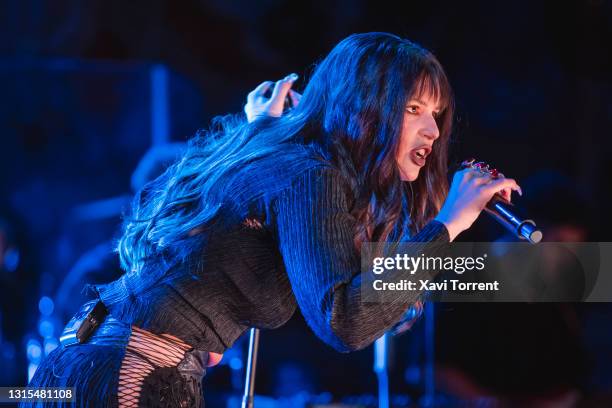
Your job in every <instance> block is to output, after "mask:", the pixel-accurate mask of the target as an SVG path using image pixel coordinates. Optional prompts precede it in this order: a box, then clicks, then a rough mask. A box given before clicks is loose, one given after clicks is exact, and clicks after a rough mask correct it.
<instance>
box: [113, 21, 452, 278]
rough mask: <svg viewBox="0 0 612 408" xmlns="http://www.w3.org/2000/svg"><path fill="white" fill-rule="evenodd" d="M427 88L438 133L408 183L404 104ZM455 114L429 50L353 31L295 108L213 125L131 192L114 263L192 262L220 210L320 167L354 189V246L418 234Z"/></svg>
mask: <svg viewBox="0 0 612 408" xmlns="http://www.w3.org/2000/svg"><path fill="white" fill-rule="evenodd" d="M423 93H427V94H429V95H431V96H433V97H434V98H435V99H436V100H438V102H439V105H440V106H441V111H440V114H439V115H438V117H437V119H436V120H437V122H438V127H439V129H440V137H439V138H438V139H437V140H436V142H435V143H434V146H433V151H432V153H431V154H430V155H429V157H428V159H427V164H426V165H425V167H424V168H423V169H421V174H420V176H419V177H418V179H417V180H416V181H414V182H412V183H410V185H409V184H408V183H407V182H402V181H401V180H400V176H399V170H398V166H397V161H396V156H397V149H398V145H399V141H400V135H401V129H402V124H403V119H404V112H405V109H406V104H407V102H408V100H409V98H410V97H418V96H420V95H421V94H423ZM452 116H453V101H452V94H451V88H450V85H449V83H448V80H447V77H446V75H445V73H444V70H443V69H442V67H441V65H440V64H439V62H438V61H437V59H436V58H435V57H434V56H433V55H432V54H431V53H430V52H429V51H427V50H425V49H423V48H421V47H420V46H418V45H416V44H414V43H413V42H410V41H408V40H405V39H402V38H399V37H397V36H395V35H391V34H387V33H365V34H354V35H351V36H349V37H348V38H346V39H344V40H343V41H341V42H340V43H339V44H338V45H336V47H334V49H333V50H332V51H331V52H330V54H329V55H328V56H327V57H326V58H325V59H324V60H323V61H322V62H321V63H320V64H318V66H317V67H316V69H315V71H314V73H313V75H312V78H311V79H310V81H309V82H308V85H307V87H306V88H305V91H304V95H303V97H302V99H301V101H300V104H299V106H298V107H296V108H295V109H293V110H291V111H290V112H289V113H287V114H285V115H283V116H282V117H280V118H262V119H258V120H256V121H255V122H254V123H251V124H248V123H246V122H245V121H244V119H242V120H241V119H238V118H237V117H236V116H234V117H225V118H221V119H218V120H217V121H216V125H217V126H215V127H213V129H212V130H209V131H206V132H199V133H198V135H197V136H196V137H195V138H193V139H192V140H191V141H190V143H189V147H188V150H187V152H186V153H185V155H184V156H183V158H182V159H181V160H180V161H178V162H177V163H175V164H174V165H173V166H171V167H170V168H169V169H168V170H167V171H166V172H165V173H164V174H163V175H162V176H160V177H159V178H158V179H156V180H154V181H153V182H151V183H150V184H148V185H147V186H145V187H144V188H143V189H142V190H141V192H140V193H139V194H137V195H136V197H135V198H134V201H133V206H132V214H131V216H130V217H128V218H127V219H126V223H125V232H124V234H123V236H122V238H121V239H120V241H119V245H118V251H119V254H120V257H121V261H122V265H123V267H124V268H125V269H126V271H128V273H129V272H132V273H140V272H142V270H143V268H144V267H145V266H146V265H148V264H151V263H155V262H163V263H164V264H165V265H166V266H168V265H172V264H174V263H176V262H177V261H179V260H180V259H184V258H185V257H188V256H189V255H191V254H192V253H193V252H194V251H195V250H196V249H197V248H198V247H199V246H200V245H202V243H203V242H204V240H205V239H206V233H205V232H206V229H207V227H208V226H210V224H211V223H214V222H216V219H217V218H219V217H217V216H218V215H219V214H220V213H221V212H222V211H223V209H224V208H230V209H231V210H232V211H229V212H227V213H226V214H229V213H232V214H237V216H239V217H240V216H244V215H245V214H246V212H247V208H248V203H250V202H252V201H253V200H255V199H257V198H258V197H261V196H262V195H264V194H270V193H273V191H274V190H280V189H282V188H285V187H287V186H288V185H289V181H290V180H291V178H292V177H293V176H295V175H297V174H299V173H300V172H301V171H304V170H305V169H307V168H309V167H311V166H313V165H315V163H316V162H319V161H324V162H327V163H329V164H331V165H333V166H335V167H336V168H338V169H339V170H340V171H341V172H342V174H343V175H344V176H345V178H346V179H347V181H348V182H349V183H350V185H351V187H352V188H353V190H354V192H355V195H356V201H355V205H354V207H353V208H352V210H351V211H352V214H353V215H354V216H355V217H356V219H357V220H358V223H357V224H358V225H357V229H356V231H355V244H356V246H357V247H359V245H360V244H361V243H362V242H364V241H385V240H387V239H394V238H397V237H398V236H400V234H402V233H403V232H405V231H406V229H408V228H409V229H411V230H412V232H416V231H418V230H419V229H420V228H421V227H422V226H423V225H424V224H425V223H427V222H428V221H429V220H430V219H432V218H433V217H434V216H435V215H436V214H437V212H438V211H439V209H440V207H441V205H442V202H443V200H444V198H445V197H446V193H447V190H448V185H447V179H446V177H447V176H446V173H447V167H446V166H447V164H446V163H447V147H448V140H449V135H450V131H451V123H452ZM407 186H410V187H411V188H410V189H409V190H410V191H407Z"/></svg>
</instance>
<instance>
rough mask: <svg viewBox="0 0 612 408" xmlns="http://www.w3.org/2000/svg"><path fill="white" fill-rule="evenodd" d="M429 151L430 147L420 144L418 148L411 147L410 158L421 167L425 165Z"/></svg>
mask: <svg viewBox="0 0 612 408" xmlns="http://www.w3.org/2000/svg"><path fill="white" fill-rule="evenodd" d="M430 153H431V147H429V146H421V147H419V148H416V149H413V150H411V151H410V158H411V159H412V161H413V162H414V164H416V165H417V166H419V167H423V166H424V165H425V161H426V159H427V156H429V154H430Z"/></svg>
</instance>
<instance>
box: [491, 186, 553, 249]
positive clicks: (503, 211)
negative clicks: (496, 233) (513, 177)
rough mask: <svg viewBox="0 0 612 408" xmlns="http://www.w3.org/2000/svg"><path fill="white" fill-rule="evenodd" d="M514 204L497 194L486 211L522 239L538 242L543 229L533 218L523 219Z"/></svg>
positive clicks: (533, 242)
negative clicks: (514, 209) (515, 209)
mask: <svg viewBox="0 0 612 408" xmlns="http://www.w3.org/2000/svg"><path fill="white" fill-rule="evenodd" d="M512 207H514V204H512V203H511V202H509V201H507V200H506V199H504V198H503V197H502V196H501V195H499V194H495V195H494V196H493V198H492V199H491V201H489V202H488V203H487V205H486V206H485V212H486V213H487V214H489V215H490V216H491V217H492V218H493V219H495V220H496V221H497V222H499V223H500V224H501V225H503V226H504V227H505V228H506V229H508V230H509V231H510V232H512V233H513V234H514V235H516V236H517V237H518V238H520V239H522V240H527V241H529V242H531V243H532V244H537V243H538V242H540V241H541V240H542V237H543V235H542V231H540V230H539V229H537V227H536V223H535V222H534V221H533V220H523V219H521V217H519V216H517V215H516V214H515V213H514V211H513V208H512Z"/></svg>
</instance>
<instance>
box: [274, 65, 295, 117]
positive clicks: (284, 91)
mask: <svg viewBox="0 0 612 408" xmlns="http://www.w3.org/2000/svg"><path fill="white" fill-rule="evenodd" d="M297 79H298V76H297V74H289V75H287V76H286V77H285V78H283V79H281V80H280V81H277V82H276V84H275V85H274V90H273V91H272V96H271V97H270V101H269V103H270V112H271V113H273V114H276V115H275V116H280V115H281V114H282V113H283V108H284V106H285V98H286V97H287V95H288V94H289V90H290V89H291V86H292V85H293V83H294V82H295V81H296V80H297Z"/></svg>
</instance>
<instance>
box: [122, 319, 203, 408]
mask: <svg viewBox="0 0 612 408" xmlns="http://www.w3.org/2000/svg"><path fill="white" fill-rule="evenodd" d="M190 349H192V347H191V346H189V345H187V344H185V343H183V342H182V341H181V340H180V339H178V338H176V337H174V336H171V335H169V334H159V335H157V334H153V333H150V332H148V331H146V330H142V329H139V328H138V327H134V326H132V334H131V335H130V341H129V343H128V345H127V348H126V351H125V357H124V358H123V361H122V362H121V370H120V371H119V392H118V394H119V395H118V396H119V407H120V408H124V407H125V408H127V407H137V406H138V400H139V399H140V390H141V389H142V384H143V382H144V379H145V377H146V376H147V375H148V374H149V373H151V371H153V370H154V369H155V368H158V367H175V366H177V365H178V364H179V363H180V362H181V361H182V360H183V358H184V357H185V352H186V351H189V350H190Z"/></svg>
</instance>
